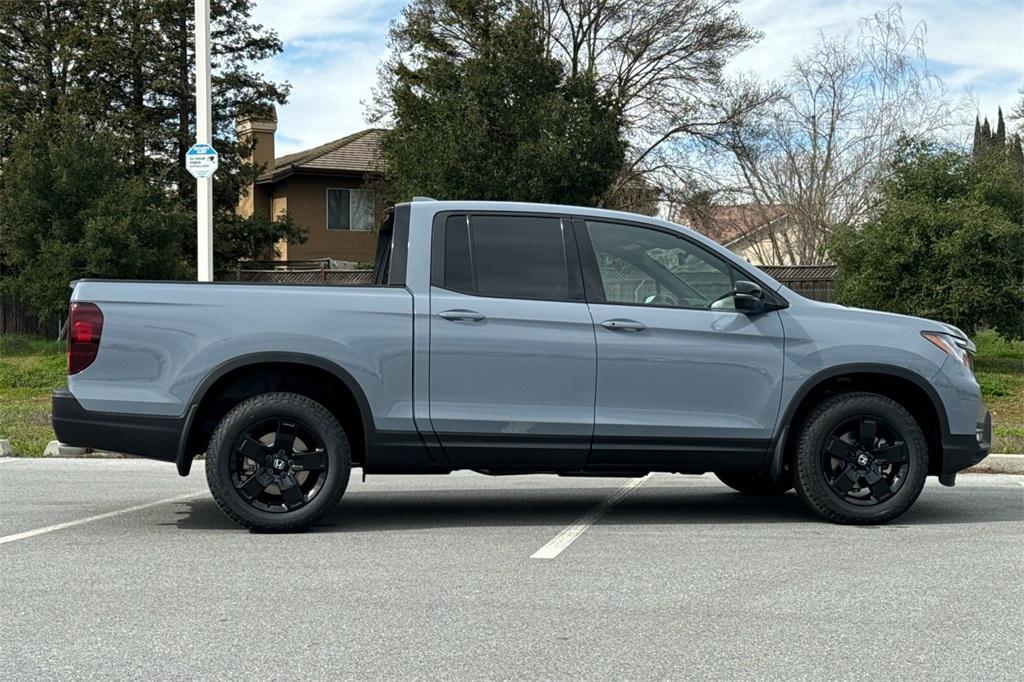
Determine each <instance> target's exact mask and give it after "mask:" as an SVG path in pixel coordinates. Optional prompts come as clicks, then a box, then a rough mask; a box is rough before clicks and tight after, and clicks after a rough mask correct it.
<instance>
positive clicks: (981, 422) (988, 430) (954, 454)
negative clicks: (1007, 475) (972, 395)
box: [940, 406, 992, 475]
mask: <svg viewBox="0 0 1024 682" xmlns="http://www.w3.org/2000/svg"><path fill="white" fill-rule="evenodd" d="M991 448H992V415H991V413H989V411H988V410H987V409H985V407H984V406H981V407H980V408H979V413H978V424H977V430H976V431H975V433H974V434H973V435H949V434H946V435H945V436H943V438H942V471H941V472H940V475H948V474H955V473H956V472H958V471H963V470H964V469H966V468H968V467H972V466H974V465H975V464H977V463H978V462H980V461H981V460H983V459H985V458H986V457H988V452H989V450H990V449H991Z"/></svg>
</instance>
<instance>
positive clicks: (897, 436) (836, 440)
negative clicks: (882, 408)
mask: <svg viewBox="0 0 1024 682" xmlns="http://www.w3.org/2000/svg"><path fill="white" fill-rule="evenodd" d="M821 466H822V473H823V474H824V476H825V480H826V482H827V483H828V487H829V489H831V490H832V492H833V493H835V494H836V496H838V497H839V498H840V499H842V500H844V501H846V502H848V503H850V504H855V505H860V506H873V505H877V504H881V503H882V502H885V501H886V500H888V499H890V498H891V497H892V496H893V495H895V494H896V493H898V492H899V490H900V488H902V487H903V485H904V484H905V483H906V481H907V470H908V469H909V467H910V454H909V452H908V451H907V443H906V441H905V440H904V438H903V436H902V434H901V433H900V432H899V430H898V428H897V427H895V426H894V425H892V424H890V423H889V422H887V421H886V420H884V419H882V418H880V417H877V416H870V415H858V416H856V417H854V418H852V419H848V420H846V421H844V422H843V423H842V424H840V425H839V426H837V427H836V428H834V429H832V431H831V433H829V435H828V438H827V439H826V441H825V448H824V450H823V451H822V453H821Z"/></svg>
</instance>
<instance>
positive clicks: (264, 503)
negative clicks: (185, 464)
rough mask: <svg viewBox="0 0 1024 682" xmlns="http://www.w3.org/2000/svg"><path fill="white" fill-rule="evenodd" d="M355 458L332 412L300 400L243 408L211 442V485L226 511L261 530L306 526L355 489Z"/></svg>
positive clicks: (260, 399)
mask: <svg viewBox="0 0 1024 682" xmlns="http://www.w3.org/2000/svg"><path fill="white" fill-rule="evenodd" d="M351 467H352V456H351V451H350V449H349V444H348V439H347V438H346V436H345V432H344V431H343V430H342V428H341V426H340V425H339V424H338V420H337V419H335V418H334V415H332V414H331V413H330V412H329V411H328V410H327V408H325V407H324V406H323V405H321V404H320V403H317V402H315V401H313V400H311V399H309V398H307V397H305V396H301V395H296V394H294V393H264V394H262V395H258V396H255V397H253V398H249V399H248V400H245V401H244V402H242V403H240V404H239V405H237V406H236V407H235V408H234V409H232V410H231V411H230V412H228V414H227V415H226V416H225V417H224V418H223V419H222V420H221V422H220V423H219V424H218V425H217V428H216V429H215V430H214V432H213V435H212V436H211V437H210V444H209V447H208V449H207V453H206V480H207V482H208V483H209V486H210V492H211V493H213V498H214V500H216V501H217V504H218V505H219V506H220V508H221V510H222V511H223V512H224V513H225V514H227V515H228V516H229V517H230V518H231V519H232V520H234V521H235V522H236V523H238V524H239V525H241V526H244V527H246V528H251V529H253V530H260V531H286V530H297V529H299V528H303V527H306V526H308V525H310V524H312V523H314V522H315V521H317V520H318V519H320V518H321V517H323V516H324V515H325V514H327V513H328V512H330V511H331V510H332V509H333V508H334V506H335V505H336V504H337V503H338V500H340V499H341V496H342V494H343V493H344V492H345V488H346V486H347V485H348V478H349V473H350V470H351Z"/></svg>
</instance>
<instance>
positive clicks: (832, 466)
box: [794, 393, 928, 524]
mask: <svg viewBox="0 0 1024 682" xmlns="http://www.w3.org/2000/svg"><path fill="white" fill-rule="evenodd" d="M794 464H795V466H794V469H795V481H794V482H795V483H796V491H797V494H798V495H800V498H801V499H802V500H803V501H804V503H806V504H807V506H809V507H810V508H811V509H813V510H814V511H815V512H817V513H818V514H819V515H821V516H823V517H825V518H826V519H828V520H830V521H834V522H835V523H845V524H875V523H884V522H886V521H890V520H892V519H894V518H896V517H897V516H899V515H900V514H902V513H903V512H905V511H906V510H907V509H909V508H910V505H912V504H913V503H914V501H915V500H916V499H917V497H918V496H919V495H920V494H921V489H922V488H923V487H924V481H925V477H926V476H927V475H928V446H927V443H926V441H925V438H924V433H923V432H922V431H921V427H920V425H918V423H917V421H916V420H915V419H914V418H913V416H911V414H910V413H909V412H907V410H906V409H905V408H904V407H903V406H902V405H900V404H899V403H897V402H896V401H894V400H891V399H890V398H886V397H885V396H881V395H877V394H874V393H844V394H841V395H837V396H834V397H832V398H830V399H828V400H826V401H825V402H823V403H822V404H821V405H819V406H818V408H817V409H815V410H814V412H812V413H811V415H810V416H809V417H808V419H807V421H806V423H805V425H804V427H803V429H802V431H801V434H800V440H799V443H798V445H797V452H796V458H795V463H794Z"/></svg>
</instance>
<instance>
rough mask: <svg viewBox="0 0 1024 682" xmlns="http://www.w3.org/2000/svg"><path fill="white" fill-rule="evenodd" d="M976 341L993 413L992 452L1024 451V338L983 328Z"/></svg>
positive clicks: (979, 368)
mask: <svg viewBox="0 0 1024 682" xmlns="http://www.w3.org/2000/svg"><path fill="white" fill-rule="evenodd" d="M974 343H975V344H977V346H978V357H977V358H976V360H975V363H974V370H975V374H976V375H977V377H978V383H979V384H981V394H982V396H984V399H985V404H986V405H988V409H989V410H991V412H992V441H993V443H992V452H1012V453H1024V341H1011V340H1009V339H1005V338H1003V337H1001V336H999V335H998V334H996V333H995V332H993V331H983V332H978V334H977V335H976V336H975V337H974Z"/></svg>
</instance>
